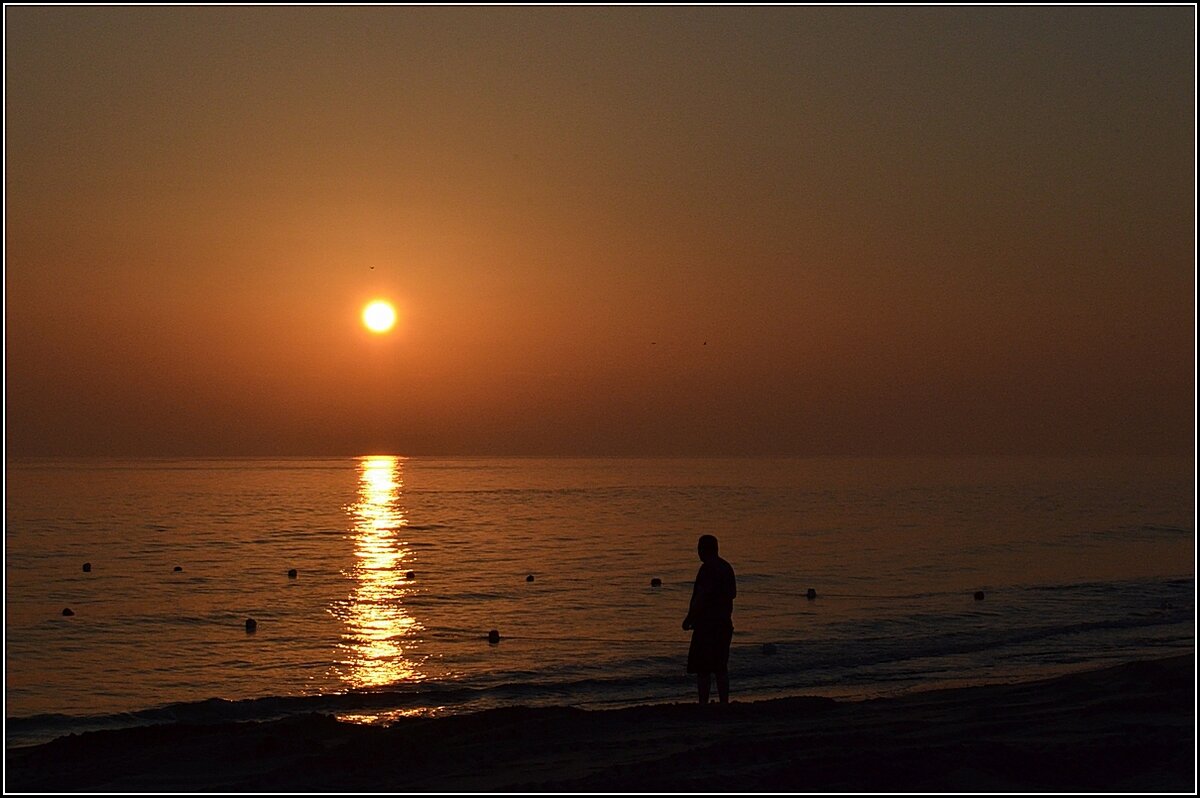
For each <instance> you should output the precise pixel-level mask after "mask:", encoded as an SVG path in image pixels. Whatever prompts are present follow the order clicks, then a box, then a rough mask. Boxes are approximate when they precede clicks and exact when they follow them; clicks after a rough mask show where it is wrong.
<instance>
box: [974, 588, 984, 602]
mask: <svg viewBox="0 0 1200 798" xmlns="http://www.w3.org/2000/svg"><path fill="white" fill-rule="evenodd" d="M975 600H976V601H983V591H982V590H976V591H975Z"/></svg>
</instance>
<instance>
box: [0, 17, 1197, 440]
mask: <svg viewBox="0 0 1200 798" xmlns="http://www.w3.org/2000/svg"><path fill="white" fill-rule="evenodd" d="M1195 13H1196V12H1195V8H1194V7H1192V6H1174V7H1158V8H1145V9H1142V8H1132V7H1129V8H1122V7H1095V8H1051V7H1025V8H1021V7H991V8H959V9H945V8H932V7H929V8H901V7H833V8H819V7H766V8H754V9H743V8H734V7H725V8H713V7H692V8H684V7H675V8H653V9H651V8H636V7H609V8H598V7H565V8H551V9H541V8H518V7H511V8H460V7H440V8H415V7H362V8H335V7H293V8H281V9H274V8H251V7H174V8H171V7H144V6H143V7H116V8H98V7H68V8H50V7H45V8H38V7H23V6H19V7H13V6H7V7H6V8H5V12H4V15H5V89H6V95H5V112H6V119H5V133H6V146H5V188H6V200H5V221H6V228H5V289H6V293H5V334H6V340H5V354H6V364H5V366H6V395H5V410H6V422H5V427H6V433H7V449H8V453H9V454H15V455H38V454H151V455H174V454H180V455H187V454H200V455H209V454H211V455H216V454H246V455H253V454H362V453H367V452H394V453H400V454H472V453H474V454H714V455H716V454H720V455H724V454H766V453H772V454H798V455H806V454H829V453H833V454H935V453H936V454H943V453H945V454H955V453H965V454H990V453H1051V454H1066V453H1089V454H1100V453H1135V452H1136V453H1176V454H1178V453H1189V452H1191V451H1192V445H1193V441H1194V417H1193V411H1194V407H1195V405H1194V385H1195V346H1194V344H1195V275H1196V268H1195V266H1196V264H1195V241H1194V229H1195V227H1194V225H1195V205H1194V202H1193V197H1194V188H1195V185H1194V177H1195V167H1196V164H1195V157H1194V154H1195V140H1196V139H1195V127H1194V122H1195V96H1194V86H1195V77H1196V69H1195V47H1194V45H1195ZM377 296H382V297H386V298H389V299H391V300H392V301H393V302H394V303H395V304H396V306H397V308H398V309H399V310H400V322H399V324H398V325H397V327H396V328H395V330H394V331H393V332H392V333H390V334H388V335H384V336H379V335H375V334H373V333H370V332H368V331H367V330H365V329H364V328H363V326H362V324H361V321H360V318H359V314H360V311H361V308H362V306H363V305H364V304H365V303H366V302H367V301H368V300H370V299H372V298H375V297H377Z"/></svg>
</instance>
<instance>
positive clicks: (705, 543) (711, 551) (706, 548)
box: [696, 535, 717, 562]
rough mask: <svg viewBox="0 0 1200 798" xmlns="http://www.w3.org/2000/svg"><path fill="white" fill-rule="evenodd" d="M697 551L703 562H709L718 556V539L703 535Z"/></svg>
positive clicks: (697, 545)
mask: <svg viewBox="0 0 1200 798" xmlns="http://www.w3.org/2000/svg"><path fill="white" fill-rule="evenodd" d="M696 551H697V553H699V555H700V559H701V560H702V561H704V562H708V561H709V560H711V559H713V558H715V557H716V556H717V539H716V538H715V537H713V536H712V535H701V536H700V542H699V543H697V544H696Z"/></svg>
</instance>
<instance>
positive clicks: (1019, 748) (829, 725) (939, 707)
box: [5, 655, 1196, 792]
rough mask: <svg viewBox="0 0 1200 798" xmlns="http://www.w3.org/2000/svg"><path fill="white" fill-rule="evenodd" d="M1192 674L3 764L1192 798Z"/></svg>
mask: <svg viewBox="0 0 1200 798" xmlns="http://www.w3.org/2000/svg"><path fill="white" fill-rule="evenodd" d="M1194 673H1195V658H1194V655H1185V656H1180V657H1173V658H1169V659H1161V660H1155V661H1146V662H1135V663H1129V664H1125V665H1121V666H1116V667H1112V668H1107V669H1103V670H1095V671H1088V672H1082V673H1076V674H1071V675H1068V676H1063V677H1058V678H1055V679H1050V680H1045V681H1038V682H1026V683H1019V684H1008V685H994V686H986V687H974V688H961V689H952V690H940V691H935V692H926V693H915V694H910V695H906V696H901V697H897V698H889V699H877V700H871V701H858V702H852V701H835V700H832V699H827V698H816V697H797V698H788V699H779V700H773V701H763V702H748V703H739V702H737V701H734V703H732V704H731V705H729V706H727V707H720V706H715V705H713V706H709V707H703V708H702V707H699V706H694V705H689V704H671V705H657V706H645V707H635V708H629V709H621V710H610V711H584V710H579V709H573V708H567V707H563V708H551V709H530V708H522V707H514V708H507V709H497V710H491V711H486V712H480V713H477V714H472V715H462V716H450V717H441V718H423V719H422V718H415V719H406V720H401V721H399V722H397V723H395V724H393V725H391V726H390V727H387V728H381V727H368V726H361V725H354V724H349V723H342V722H338V721H337V720H335V719H334V718H332V717H328V716H321V715H309V716H304V717H298V718H291V719H287V720H280V721H274V722H268V723H224V724H215V725H175V726H157V727H143V728H139V729H131V730H122V731H104V732H91V733H87V734H81V735H72V736H70V737H65V738H61V739H59V740H56V741H54V742H52V743H48V744H45V745H40V746H33V747H29V748H18V749H10V750H8V751H7V755H6V759H7V767H6V776H5V778H6V785H5V786H6V790H8V791H17V792H55V791H67V792H72V791H75V792H115V791H131V792H138V791H164V792H188V791H229V792H233V791H263V792H279V791H287V792H290V791H308V792H313V791H316V792H362V791H367V792H398V791H403V792H455V791H465V792H473V791H474V792H509V791H562V792H596V791H606V792H638V791H646V792H705V791H708V792H772V791H786V792H816V791H835V792H837V791H843V792H857V791H882V792H912V791H932V792H938V791H966V792H983V791H1002V792H1004V791H1011V792H1021V791H1061V792H1073V791H1088V792H1091V791H1104V792H1195V789H1196V781H1195V706H1196V704H1195V687H1194V680H1193V677H1194Z"/></svg>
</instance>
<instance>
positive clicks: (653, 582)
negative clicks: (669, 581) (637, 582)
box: [650, 576, 662, 587]
mask: <svg viewBox="0 0 1200 798" xmlns="http://www.w3.org/2000/svg"><path fill="white" fill-rule="evenodd" d="M650 587H662V580H661V579H659V578H658V577H657V576H656V577H654V578H653V579H651V580H650Z"/></svg>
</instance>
